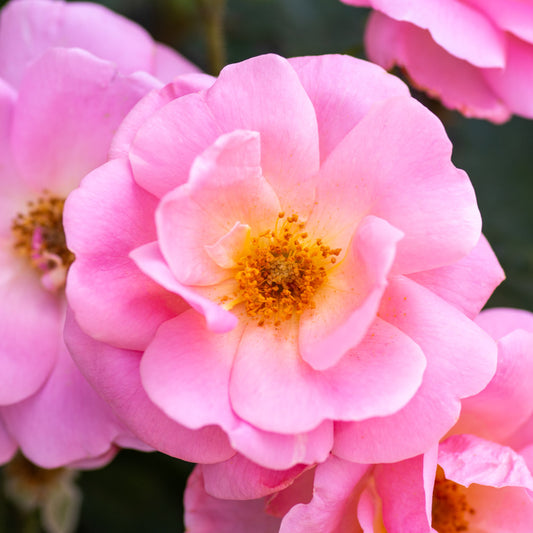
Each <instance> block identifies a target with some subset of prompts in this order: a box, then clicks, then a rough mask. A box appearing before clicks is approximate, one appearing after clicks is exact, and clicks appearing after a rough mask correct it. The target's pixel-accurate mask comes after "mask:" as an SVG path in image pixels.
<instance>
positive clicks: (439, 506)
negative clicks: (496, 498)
mask: <svg viewBox="0 0 533 533" xmlns="http://www.w3.org/2000/svg"><path fill="white" fill-rule="evenodd" d="M474 514H475V510H474V509H473V508H472V507H470V505H469V504H468V501H467V498H466V488H465V487H463V486H462V485H459V484H457V483H455V482H453V481H450V480H448V479H446V478H445V477H444V471H443V470H442V468H441V467H440V466H439V467H438V469H437V476H436V478H435V488H434V489H433V505H432V509H431V516H432V522H431V525H432V527H433V529H435V530H436V531H438V532H439V533H458V532H461V531H469V527H470V526H469V518H471V517H472V515H474Z"/></svg>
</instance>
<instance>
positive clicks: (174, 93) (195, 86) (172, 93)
mask: <svg viewBox="0 0 533 533" xmlns="http://www.w3.org/2000/svg"><path fill="white" fill-rule="evenodd" d="M213 82H214V78H213V77H212V76H208V75H207V74H200V73H198V74H184V75H182V76H180V77H179V78H177V79H176V80H174V81H173V82H172V83H169V84H167V85H165V87H162V88H161V89H158V90H153V91H152V92H150V93H148V94H147V95H146V96H145V97H144V98H142V99H141V100H140V101H139V103H138V104H137V105H135V107H134V108H133V109H132V110H131V111H130V112H129V113H128V114H127V115H126V117H125V119H124V120H123V121H122V123H121V124H120V126H119V128H118V131H117V133H116V134H115V136H114V137H113V140H112V141H111V148H110V149H109V157H110V158H112V159H113V158H115V157H127V156H128V152H129V150H130V147H131V144H132V142H133V140H134V139H135V135H136V134H137V132H138V131H139V128H140V127H141V126H142V125H143V123H144V122H145V121H146V120H147V119H148V118H149V117H150V115H151V114H152V113H155V112H156V111H157V110H158V109H161V108H162V107H163V106H164V105H166V104H168V103H169V102H171V101H172V100H174V99H175V98H179V97H180V96H184V95H186V94H189V93H193V92H198V91H200V90H202V89H207V87H210V86H211V85H212V84H213Z"/></svg>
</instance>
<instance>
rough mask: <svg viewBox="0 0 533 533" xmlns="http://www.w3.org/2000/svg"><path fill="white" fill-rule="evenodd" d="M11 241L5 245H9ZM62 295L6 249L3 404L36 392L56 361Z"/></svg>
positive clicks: (1, 280)
mask: <svg viewBox="0 0 533 533" xmlns="http://www.w3.org/2000/svg"><path fill="white" fill-rule="evenodd" d="M4 246H5V245H4ZM63 306H64V302H63V300H62V298H61V297H60V296H58V295H57V294H53V293H51V292H49V291H47V290H45V289H44V288H43V287H42V286H41V283H40V281H39V276H38V274H37V273H36V272H34V271H33V270H31V269H30V267H29V266H28V265H26V264H24V263H23V261H22V260H21V259H20V258H18V257H14V252H13V251H12V250H9V249H7V250H6V249H5V247H3V249H2V250H1V253H0V405H6V404H11V403H15V402H18V401H20V400H22V399H24V398H27V397H28V396H30V395H31V394H34V393H35V392H36V391H37V389H39V387H41V386H42V384H43V383H44V382H45V380H46V379H47V377H48V375H49V374H50V372H51V370H52V369H53V367H54V365H55V364H56V355H57V351H58V345H59V339H60V336H61V327H62V326H61V322H62V319H61V314H62V309H63Z"/></svg>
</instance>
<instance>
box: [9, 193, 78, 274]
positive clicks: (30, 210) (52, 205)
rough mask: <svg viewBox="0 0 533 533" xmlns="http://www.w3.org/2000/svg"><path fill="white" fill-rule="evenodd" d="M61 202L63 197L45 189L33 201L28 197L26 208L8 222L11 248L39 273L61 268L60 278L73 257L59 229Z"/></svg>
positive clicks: (61, 218) (61, 228)
mask: <svg viewBox="0 0 533 533" xmlns="http://www.w3.org/2000/svg"><path fill="white" fill-rule="evenodd" d="M64 204H65V200H64V198H60V197H58V196H53V195H51V194H49V193H48V192H46V191H45V192H44V193H43V195H42V196H40V197H39V198H38V199H37V200H36V201H29V202H28V203H27V209H26V211H25V212H23V213H18V214H17V215H16V217H15V218H14V219H13V222H12V224H11V230H12V233H13V237H14V244H13V246H14V248H15V251H16V252H17V253H18V254H19V255H21V256H23V257H24V258H26V259H27V260H28V261H29V263H30V265H31V266H32V267H33V268H35V269H36V270H37V271H38V272H39V273H40V274H44V273H48V272H51V271H61V275H62V277H63V281H64V273H66V271H67V270H68V267H69V266H70V265H71V264H72V262H73V261H74V254H73V253H72V252H71V251H70V250H69V249H68V248H67V244H66V240H65V231H64V229H63V206H64Z"/></svg>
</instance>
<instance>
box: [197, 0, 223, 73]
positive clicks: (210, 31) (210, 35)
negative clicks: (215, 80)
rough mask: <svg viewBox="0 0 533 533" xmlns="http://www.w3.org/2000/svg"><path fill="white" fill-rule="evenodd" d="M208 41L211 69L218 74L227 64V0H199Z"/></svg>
mask: <svg viewBox="0 0 533 533" xmlns="http://www.w3.org/2000/svg"><path fill="white" fill-rule="evenodd" d="M197 2H198V7H199V9H200V13H201V15H202V18H203V19H204V27H205V33H206V41H207V53H208V60H209V69H210V71H211V73H212V74H214V75H216V74H218V73H219V72H220V71H221V70H222V67H224V65H225V64H226V44H225V41H224V12H225V9H226V0H197Z"/></svg>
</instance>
